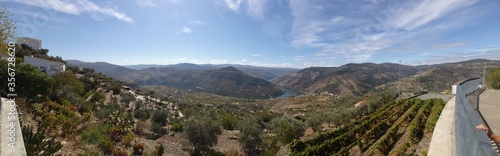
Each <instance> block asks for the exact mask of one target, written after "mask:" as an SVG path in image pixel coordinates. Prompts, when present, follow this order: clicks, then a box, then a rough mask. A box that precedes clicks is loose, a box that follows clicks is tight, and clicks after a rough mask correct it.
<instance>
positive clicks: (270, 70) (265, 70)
mask: <svg viewBox="0 0 500 156" xmlns="http://www.w3.org/2000/svg"><path fill="white" fill-rule="evenodd" d="M230 66H232V67H235V68H236V69H238V70H240V71H242V72H244V73H246V74H248V75H251V76H253V77H257V78H261V79H264V80H268V81H269V80H273V79H276V78H279V77H281V76H285V75H287V74H290V73H293V72H296V71H299V69H295V68H277V67H258V66H250V65H238V64H192V63H179V64H173V65H154V64H142V65H128V66H125V67H127V68H131V69H136V70H142V69H146V68H152V67H172V68H177V69H181V70H215V69H219V68H225V67H230Z"/></svg>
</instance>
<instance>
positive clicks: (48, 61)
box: [24, 56, 66, 65]
mask: <svg viewBox="0 0 500 156" xmlns="http://www.w3.org/2000/svg"><path fill="white" fill-rule="evenodd" d="M26 58H28V59H33V60H38V61H43V62H47V63H52V64H59V65H66V64H65V63H62V62H57V61H51V60H47V59H43V58H38V57H33V56H24V60H25V61H26Z"/></svg>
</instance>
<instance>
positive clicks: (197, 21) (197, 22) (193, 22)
mask: <svg viewBox="0 0 500 156" xmlns="http://www.w3.org/2000/svg"><path fill="white" fill-rule="evenodd" d="M189 23H191V24H196V25H205V24H207V22H204V21H200V20H190V21H189Z"/></svg>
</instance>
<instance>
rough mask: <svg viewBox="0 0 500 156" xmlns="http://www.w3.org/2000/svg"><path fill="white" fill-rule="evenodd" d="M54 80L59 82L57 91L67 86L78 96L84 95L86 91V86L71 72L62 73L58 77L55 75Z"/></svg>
mask: <svg viewBox="0 0 500 156" xmlns="http://www.w3.org/2000/svg"><path fill="white" fill-rule="evenodd" d="M52 78H54V80H55V81H56V82H57V83H56V90H58V89H61V88H63V87H64V86H67V87H69V88H71V90H72V91H73V92H74V93H76V94H78V95H82V94H83V91H84V89H85V85H84V84H83V83H82V82H81V81H80V80H79V79H78V78H76V76H75V75H74V74H72V73H70V72H62V73H59V74H56V75H53V76H52Z"/></svg>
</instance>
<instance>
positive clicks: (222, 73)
mask: <svg viewBox="0 0 500 156" xmlns="http://www.w3.org/2000/svg"><path fill="white" fill-rule="evenodd" d="M67 62H68V65H73V66H79V67H84V68H91V69H94V70H95V71H96V72H101V73H104V74H106V75H108V76H110V77H113V78H115V79H118V80H121V81H124V82H126V83H129V84H135V85H139V86H140V85H164V86H168V87H174V88H179V89H192V90H198V91H206V92H211V93H217V94H222V95H231V96H238V97H252V98H254V97H256V98H262V97H266V98H267V97H269V96H273V97H275V96H279V95H281V94H283V91H282V90H281V89H280V88H278V87H277V86H276V85H274V84H272V83H271V82H269V80H272V79H275V78H277V77H280V76H283V75H286V74H289V73H291V72H294V71H298V69H293V68H270V67H255V66H246V65H234V66H235V67H233V66H232V65H229V64H227V65H196V64H189V63H182V64H176V65H161V66H160V65H137V66H129V67H131V68H134V69H131V68H127V67H123V66H119V65H114V64H109V63H105V62H95V63H89V62H82V61H78V60H68V61H67Z"/></svg>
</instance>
